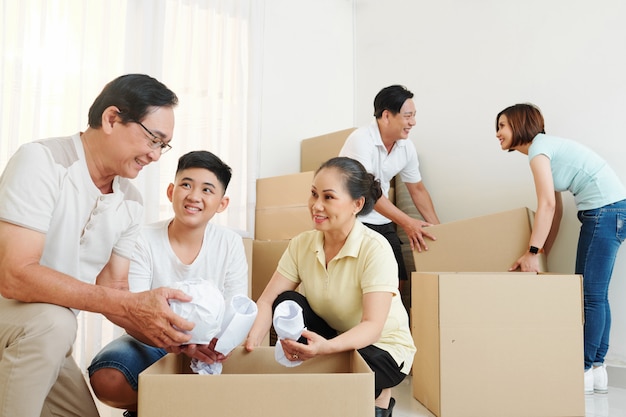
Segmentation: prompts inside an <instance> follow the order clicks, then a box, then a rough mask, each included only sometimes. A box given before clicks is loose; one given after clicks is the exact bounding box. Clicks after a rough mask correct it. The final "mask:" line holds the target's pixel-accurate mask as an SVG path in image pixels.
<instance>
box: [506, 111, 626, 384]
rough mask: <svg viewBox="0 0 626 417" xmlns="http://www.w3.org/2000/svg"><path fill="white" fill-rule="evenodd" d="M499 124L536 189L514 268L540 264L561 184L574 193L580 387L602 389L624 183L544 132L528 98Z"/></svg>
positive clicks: (623, 234)
mask: <svg viewBox="0 0 626 417" xmlns="http://www.w3.org/2000/svg"><path fill="white" fill-rule="evenodd" d="M496 132H497V134H496V136H497V138H498V139H499V140H500V146H501V147H502V149H503V150H507V151H509V152H511V151H518V152H521V153H523V154H524V155H528V159H529V161H530V169H531V171H532V173H533V177H534V180H535V188H536V193H537V211H536V214H535V224H534V227H533V231H532V234H531V236H530V242H529V243H528V246H529V249H528V251H527V252H526V253H524V254H523V255H522V256H521V257H520V258H519V259H518V260H517V262H515V264H513V266H512V268H511V269H512V270H515V269H518V268H519V269H521V270H522V271H538V270H539V265H538V260H537V256H536V254H537V253H539V252H541V251H545V252H549V251H550V249H551V247H552V244H553V243H554V240H555V238H556V235H557V233H558V230H559V223H560V221H561V213H562V204H561V194H560V192H561V191H566V190H567V191H570V192H572V194H574V199H575V202H576V208H577V209H578V219H579V220H580V222H581V228H580V235H579V239H578V251H577V253H576V273H577V274H581V275H582V276H583V293H584V302H585V329H584V342H585V348H584V349H585V378H584V379H585V393H586V394H593V393H594V391H595V392H597V393H606V392H607V387H608V381H607V373H606V369H605V367H604V356H605V355H606V353H607V351H608V348H609V332H610V329H611V311H610V308H609V300H608V291H609V282H610V280H611V274H612V273H613V266H614V264H615V258H616V256H617V251H618V249H619V247H620V245H621V243H622V242H623V240H624V238H626V227H625V221H626V189H625V188H624V186H623V185H622V183H621V181H620V179H619V178H618V177H617V175H616V174H615V172H614V171H613V170H612V169H611V168H610V167H609V166H608V165H607V163H606V162H605V161H604V160H603V159H602V158H600V157H599V156H598V155H597V154H595V153H594V152H593V151H592V150H590V149H588V148H587V147H585V146H583V145H581V144H579V143H576V142H574V141H571V140H568V139H563V138H559V137H556V136H548V135H546V134H545V131H544V121H543V116H542V115H541V112H540V111H539V109H538V108H537V107H536V106H534V105H532V104H516V105H514V106H510V107H507V108H506V109H504V110H502V111H501V112H500V113H498V116H497V117H496Z"/></svg>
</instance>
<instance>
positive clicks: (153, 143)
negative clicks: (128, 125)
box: [133, 120, 172, 155]
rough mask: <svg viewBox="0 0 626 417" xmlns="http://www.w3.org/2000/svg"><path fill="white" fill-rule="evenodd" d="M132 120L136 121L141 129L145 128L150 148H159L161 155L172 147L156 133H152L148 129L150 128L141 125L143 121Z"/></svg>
mask: <svg viewBox="0 0 626 417" xmlns="http://www.w3.org/2000/svg"><path fill="white" fill-rule="evenodd" d="M133 122H134V123H137V124H138V125H139V126H141V127H142V128H143V130H145V131H146V132H147V133H148V135H150V138H148V142H149V146H150V148H152V149H158V148H161V155H163V154H164V153H165V152H167V151H169V150H170V149H172V147H171V146H170V144H169V143H165V142H163V141H162V140H161V139H159V137H158V136H157V135H155V134H154V133H152V132H151V131H150V129H148V128H147V127H145V126H144V125H143V123H141V122H138V121H136V120H133Z"/></svg>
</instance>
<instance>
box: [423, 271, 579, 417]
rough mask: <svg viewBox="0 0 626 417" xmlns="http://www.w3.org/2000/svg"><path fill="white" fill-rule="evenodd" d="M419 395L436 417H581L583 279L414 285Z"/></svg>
mask: <svg viewBox="0 0 626 417" xmlns="http://www.w3.org/2000/svg"><path fill="white" fill-rule="evenodd" d="M411 287H412V288H411V290H412V308H411V316H412V320H411V333H412V334H413V339H414V341H415V345H416V346H417V353H416V355H415V361H414V363H413V395H414V397H415V398H416V399H417V400H418V401H419V402H421V403H422V404H423V405H424V406H426V407H427V408H428V409H429V410H430V411H431V412H432V413H433V414H435V415H436V416H438V417H476V416H480V417H513V416H516V417H556V416H559V417H565V416H567V417H574V416H580V417H582V416H584V415H585V400H584V389H583V385H584V383H583V370H584V361H583V301H582V277H581V276H580V275H555V274H539V275H537V274H533V273H521V272H509V273H489V272H483V273H422V272H414V273H413V275H412V286H411Z"/></svg>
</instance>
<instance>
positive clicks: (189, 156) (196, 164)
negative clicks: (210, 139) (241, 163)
mask: <svg viewBox="0 0 626 417" xmlns="http://www.w3.org/2000/svg"><path fill="white" fill-rule="evenodd" d="M189 168H204V169H206V170H208V171H211V172H212V173H214V174H215V176H216V177H217V180H218V181H219V182H220V183H221V184H222V187H224V192H226V188H227V187H228V184H229V183H230V179H231V177H232V170H231V169H230V167H229V166H228V165H226V164H225V163H224V162H223V161H222V160H221V159H220V158H218V157H217V156H216V155H214V154H212V153H211V152H209V151H191V152H188V153H186V154H185V155H183V156H181V157H180V158H179V159H178V168H176V174H178V173H179V172H180V171H183V170H185V169H189Z"/></svg>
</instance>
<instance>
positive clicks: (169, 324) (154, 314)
mask: <svg viewBox="0 0 626 417" xmlns="http://www.w3.org/2000/svg"><path fill="white" fill-rule="evenodd" d="M129 295H130V300H129V301H128V302H126V303H125V305H124V309H125V310H126V314H125V315H124V316H123V317H122V316H107V317H108V318H109V320H111V321H112V322H113V323H115V324H117V325H119V326H121V327H123V328H124V329H125V330H126V331H127V332H128V333H129V334H130V335H132V336H133V337H135V338H137V339H139V340H141V341H143V342H145V343H148V344H150V345H153V346H156V347H161V348H166V347H170V346H180V345H183V344H185V343H186V342H188V341H189V340H190V339H191V335H189V334H186V333H184V331H191V330H192V329H193V328H194V323H192V322H190V321H187V320H185V319H183V318H182V317H180V316H178V315H177V314H174V312H173V311H172V309H171V308H170V306H169V303H168V300H170V299H176V300H180V301H185V302H188V301H191V297H190V296H188V295H187V294H185V293H184V292H182V291H180V290H174V289H172V288H165V287H162V288H157V289H154V290H150V291H144V292H140V293H130V294H129Z"/></svg>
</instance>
